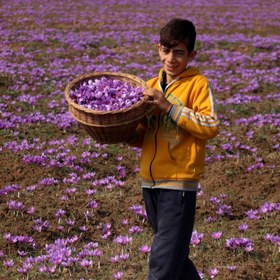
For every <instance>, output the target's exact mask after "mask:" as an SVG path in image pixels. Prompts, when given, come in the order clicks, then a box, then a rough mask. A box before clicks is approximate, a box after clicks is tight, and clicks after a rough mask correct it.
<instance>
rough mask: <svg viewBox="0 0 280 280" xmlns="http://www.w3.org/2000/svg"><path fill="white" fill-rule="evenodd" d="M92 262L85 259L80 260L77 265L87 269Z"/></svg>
mask: <svg viewBox="0 0 280 280" xmlns="http://www.w3.org/2000/svg"><path fill="white" fill-rule="evenodd" d="M92 264H93V262H92V260H90V261H89V260H87V259H82V260H81V261H80V262H79V265H80V266H82V267H85V268H88V267H90V266H92Z"/></svg>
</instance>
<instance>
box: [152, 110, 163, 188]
mask: <svg viewBox="0 0 280 280" xmlns="http://www.w3.org/2000/svg"><path fill="white" fill-rule="evenodd" d="M160 117H161V112H160V113H159V116H158V127H157V131H156V133H155V139H154V140H155V153H154V156H153V159H152V160H151V163H150V176H151V178H152V181H153V185H154V186H155V185H156V182H155V179H154V177H153V173H152V164H153V162H154V160H155V158H156V155H157V134H158V131H159V125H160Z"/></svg>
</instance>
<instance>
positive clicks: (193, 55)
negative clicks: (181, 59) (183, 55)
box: [189, 51, 197, 61]
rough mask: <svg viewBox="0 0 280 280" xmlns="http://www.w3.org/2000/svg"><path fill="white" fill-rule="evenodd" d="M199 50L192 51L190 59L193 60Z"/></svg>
mask: <svg viewBox="0 0 280 280" xmlns="http://www.w3.org/2000/svg"><path fill="white" fill-rule="evenodd" d="M196 54H197V51H192V52H191V53H190V55H189V59H190V61H191V60H193V59H194V58H195V57H196Z"/></svg>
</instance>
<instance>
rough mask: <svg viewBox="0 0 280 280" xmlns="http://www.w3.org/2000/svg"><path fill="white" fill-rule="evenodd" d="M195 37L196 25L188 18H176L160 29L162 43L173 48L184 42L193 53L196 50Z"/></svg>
mask: <svg viewBox="0 0 280 280" xmlns="http://www.w3.org/2000/svg"><path fill="white" fill-rule="evenodd" d="M195 39H196V31H195V26H194V24H193V23H192V22H191V21H189V20H186V19H180V18H174V19H172V20H171V21H169V22H168V23H167V24H166V25H165V26H164V27H163V28H162V29H161V30H160V44H161V45H163V46H165V47H167V48H173V47H175V46H177V45H178V44H179V43H181V42H183V43H185V44H186V46H187V50H188V52H189V53H191V52H192V51H193V50H194V44H195Z"/></svg>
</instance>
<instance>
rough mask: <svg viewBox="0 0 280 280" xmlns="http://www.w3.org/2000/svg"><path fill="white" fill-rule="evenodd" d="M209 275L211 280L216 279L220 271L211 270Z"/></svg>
mask: <svg viewBox="0 0 280 280" xmlns="http://www.w3.org/2000/svg"><path fill="white" fill-rule="evenodd" d="M208 274H209V277H210V279H214V278H215V277H216V276H217V275H218V274H219V270H218V269H217V268H216V267H214V268H210V269H209V270H208Z"/></svg>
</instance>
